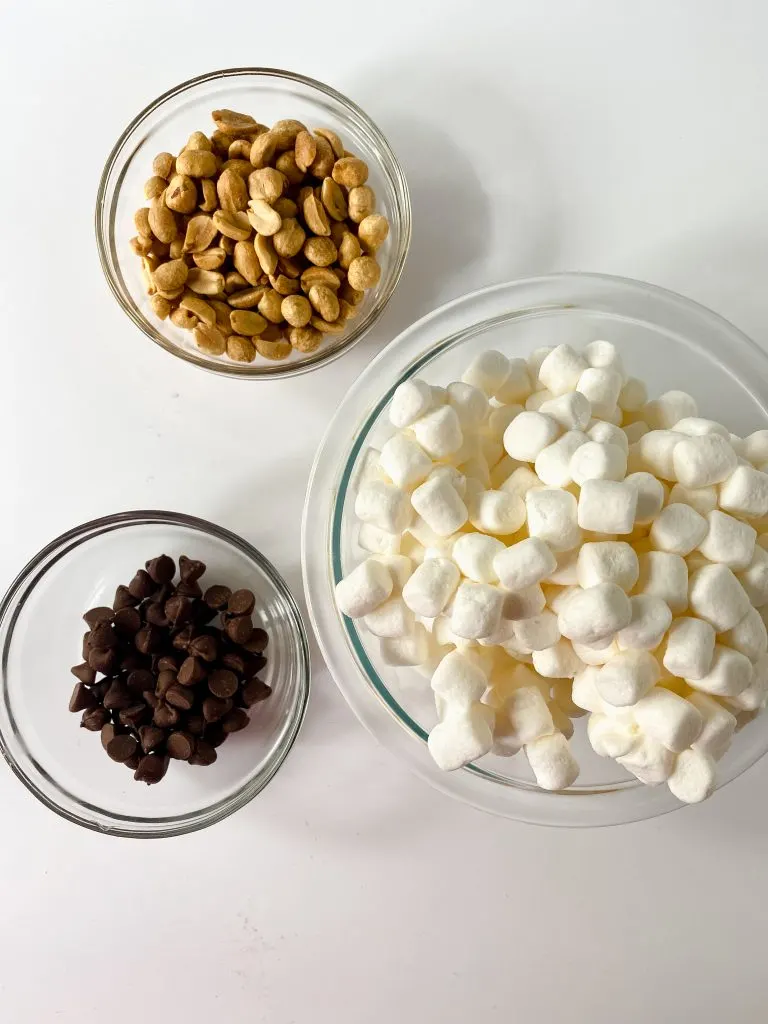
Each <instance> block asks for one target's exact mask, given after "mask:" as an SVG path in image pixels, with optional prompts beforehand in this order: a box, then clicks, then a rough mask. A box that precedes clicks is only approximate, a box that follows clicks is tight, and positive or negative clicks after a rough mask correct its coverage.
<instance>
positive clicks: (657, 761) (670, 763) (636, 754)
mask: <svg viewBox="0 0 768 1024" xmlns="http://www.w3.org/2000/svg"><path fill="white" fill-rule="evenodd" d="M675 760H676V758H675V755H674V754H673V753H672V751H671V750H667V748H666V747H665V746H664V745H663V744H661V743H659V742H658V740H655V739H653V737H652V736H643V737H642V739H640V740H638V742H637V743H635V745H634V746H633V747H632V749H631V750H630V752H629V753H628V754H623V755H621V756H620V757H617V758H616V761H617V763H618V764H620V765H621V766H622V767H624V768H626V769H627V771H628V772H631V774H632V775H634V776H635V778H636V779H639V780H640V781H641V782H642V783H643V784H644V785H646V786H658V785H659V784H660V783H662V782H666V781H667V779H668V778H669V776H670V775H671V774H672V772H673V770H674V767H675Z"/></svg>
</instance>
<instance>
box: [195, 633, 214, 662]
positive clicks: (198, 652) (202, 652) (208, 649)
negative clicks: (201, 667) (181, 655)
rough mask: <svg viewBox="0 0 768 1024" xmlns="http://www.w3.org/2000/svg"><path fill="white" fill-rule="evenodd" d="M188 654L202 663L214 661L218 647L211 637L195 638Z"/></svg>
mask: <svg viewBox="0 0 768 1024" xmlns="http://www.w3.org/2000/svg"><path fill="white" fill-rule="evenodd" d="M189 653H190V654H191V655H193V656H195V657H197V658H202V659H203V661H209V662H210V661H215V660H216V656H217V655H218V653H219V645H218V644H217V643H216V641H215V640H214V638H213V637H212V636H207V635H204V636H196V637H195V639H194V640H193V641H192V642H191V643H190V645H189Z"/></svg>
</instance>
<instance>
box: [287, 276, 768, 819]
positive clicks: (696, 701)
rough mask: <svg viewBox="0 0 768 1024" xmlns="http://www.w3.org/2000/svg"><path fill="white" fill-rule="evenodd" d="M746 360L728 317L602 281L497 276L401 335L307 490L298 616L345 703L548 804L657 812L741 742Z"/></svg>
mask: <svg viewBox="0 0 768 1024" xmlns="http://www.w3.org/2000/svg"><path fill="white" fill-rule="evenodd" d="M561 346H566V348H561ZM552 350H554V353H553V354H552V357H551V358H550V359H549V361H548V362H546V363H543V362H542V360H543V359H544V358H545V357H546V356H547V355H548V353H550V352H551V351H552ZM494 353H495V354H494ZM496 377H498V380H497V379H496ZM767 381H768V356H766V354H765V353H764V352H763V351H762V350H760V349H759V348H758V347H757V346H756V345H755V344H754V343H753V342H752V341H750V340H749V339H748V338H747V337H745V336H744V335H743V334H742V333H741V332H740V331H738V330H737V329H736V328H735V327H733V326H732V325H731V324H729V323H727V322H726V321H725V320H723V319H721V318H720V317H719V316H717V315H716V314H714V313H712V312H711V311H709V310H707V309H705V308H704V307H702V306H699V305H697V304H695V303H693V302H690V301H688V300H686V299H684V298H681V297H680V296H677V295H675V294H673V293H671V292H667V291H663V290H662V289H659V288H655V287H654V286H652V285H647V284H642V283H640V282H634V281H628V280H624V279H621V278H615V277H607V276H599V275H588V274H563V275H553V276H550V277H546V278H536V279H531V280H527V281H518V282H514V283H511V284H505V285H498V286H494V287H492V288H489V289H486V290H484V291H481V292H476V293H474V294H472V295H468V296H465V297H464V298H461V299H458V300H456V301H455V302H452V303H449V304H448V305H447V306H444V307H443V308H441V309H439V310H437V311H436V312H434V313H432V314H430V315H429V316H427V317H426V318H424V319H423V320H421V321H419V322H418V323H416V324H414V325H413V326H412V327H410V328H409V329H408V330H406V331H405V332H404V333H403V334H402V335H400V337H399V338H397V339H396V340H395V341H393V342H392V343H391V344H390V345H389V346H388V347H387V348H386V349H385V350H384V351H383V352H382V353H381V354H380V355H379V356H378V357H377V359H376V360H375V361H374V362H373V363H372V364H371V365H370V366H369V368H368V369H367V370H366V372H365V373H364V374H363V375H362V377H360V379H359V380H358V381H357V383H356V385H355V387H354V388H353V389H352V390H351V391H350V392H349V393H348V395H347V396H346V397H345V399H344V401H343V402H342V404H341V406H340V408H339V409H338V411H337V414H336V417H335V418H334V421H333V422H332V424H331V426H330V427H329V430H328V432H327V434H326V437H325V438H324V440H323V442H322V444H321V446H320V449H319V451H318V454H317V458H316V462H315V466H314V468H313V472H312V475H311V478H310V483H309V487H308V492H307V500H306V506H305V529H304V544H303V565H304V574H305V587H306V593H307V600H308V604H309V609H310V615H311V617H312V621H313V624H314V627H315V631H316V634H317V637H318V640H319V643H320V647H321V649H322V652H323V655H324V657H325V658H326V661H327V663H328V665H329V668H330V670H331V672H332V674H333V676H334V678H335V680H336V682H337V684H338V686H339V687H340V689H341V690H342V692H343V694H344V696H345V697H346V699H347V701H348V702H349V704H350V705H351V707H352V708H353V710H354V711H355V712H356V714H357V715H358V717H359V718H360V719H361V720H362V722H363V724H364V725H366V726H367V727H368V728H369V729H370V730H371V731H372V732H373V733H374V735H375V736H376V737H377V738H378V739H379V740H380V741H381V742H382V743H383V744H384V745H385V746H387V747H388V748H389V749H390V750H392V751H393V752H394V753H395V754H396V755H398V756H399V757H401V758H402V759H404V760H405V761H406V762H407V763H408V764H409V765H410V766H411V767H412V768H413V769H414V770H415V771H416V772H417V773H418V774H419V775H420V776H422V777H423V778H425V779H427V780H428V781H429V782H430V783H431V784H433V785H434V786H435V787H437V788H438V789H440V790H442V791H444V792H446V793H448V794H449V795H451V796H454V797H457V798H459V799H462V800H465V801H467V802H469V803H472V804H473V805H475V806H477V807H479V808H482V809H484V810H488V811H491V812H493V813H497V814H502V815H505V816H508V817H511V818H515V819H518V820H523V821H529V822H532V823H538V824H546V825H560V826H587V825H607V824H618V823H621V822H627V821H633V820H638V819H641V818H648V817H653V816H655V815H657V814H662V813H665V812H667V811H671V810H674V809H676V808H678V807H682V806H684V804H685V803H694V802H698V801H699V800H701V799H704V798H705V797H707V796H709V795H711V793H712V792H713V791H714V790H715V789H717V788H719V787H721V786H722V785H724V784H725V783H727V782H729V781H730V780H732V779H734V778H735V777H736V776H737V775H739V774H740V773H741V772H743V771H744V770H745V769H747V768H748V767H749V766H750V765H752V764H754V762H755V761H756V760H757V759H758V758H759V757H761V756H762V755H763V754H764V753H765V752H766V750H768V714H765V713H760V712H761V709H762V708H763V707H764V706H765V703H766V698H767V697H768V655H766V645H768V634H766V629H765V619H766V617H768V616H767V613H768V554H767V553H766V550H765V546H766V544H768V430H766V428H767V427H768V412H766V410H767V409H768V383H766V382H767ZM452 382H461V383H458V384H453V383H452ZM468 384H469V385H471V386H469V387H468ZM448 385H451V387H450V388H448ZM660 396H664V397H663V398H660ZM544 403H546V404H544ZM647 421H650V422H647ZM745 439H746V440H745Z"/></svg>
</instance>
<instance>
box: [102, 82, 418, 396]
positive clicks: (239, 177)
mask: <svg viewBox="0 0 768 1024" xmlns="http://www.w3.org/2000/svg"><path fill="white" fill-rule="evenodd" d="M96 236H97V243H98V249H99V255H100V259H101V264H102V267H103V269H104V273H105V275H106V277H107V281H108V283H109V286H110V288H111V289H112V292H113V294H114V295H115V297H116V298H117V300H118V302H119V303H120V305H121V306H122V308H123V309H124V310H125V312H126V313H127V314H128V316H130V318H131V319H132V320H133V322H134V323H135V324H136V325H137V326H138V327H139V328H140V329H141V330H142V331H143V332H144V334H146V335H147V336H148V337H149V338H151V339H152V340H153V341H155V342H156V343H157V344H159V345H161V346H162V347H163V348H164V349H166V351H169V352H171V353H173V354H174V355H177V356H179V357H181V358H182V359H185V360H187V361H188V362H191V363H193V364H195V365H196V366H200V367H203V368H204V369H207V370H211V371H213V372H215V373H221V374H228V375H232V376H237V377H268V378H273V377H281V376H289V375H293V374H297V373H302V372H305V371H307V370H310V369H312V368H313V367H315V366H317V365H319V364H320V363H323V362H327V361H328V360H330V359H333V358H336V357H337V356H339V355H341V354H342V353H343V352H344V351H346V349H348V348H349V347H350V346H352V345H353V344H355V342H357V341H359V340H360V339H361V338H362V337H363V336H364V335H365V334H366V333H367V332H368V331H369V330H370V328H371V327H372V326H373V324H374V323H375V322H376V320H377V319H378V317H379V316H380V314H381V312H382V310H383V309H384V306H385V305H386V304H387V302H388V301H389V299H390V297H391V296H392V293H393V291H394V289H395V287H396V285H397V282H398V280H399V278H400V274H401V272H402V269H403V266H404V263H405V258H406V255H407V252H408V247H409V243H410V236H411V211H410V201H409V196H408V188H407V185H406V182H405V178H404V175H403V172H402V170H401V168H400V165H399V164H398V162H397V159H396V157H395V155H394V153H393V152H392V150H391V149H390V147H389V144H388V143H387V141H386V139H385V138H384V136H383V135H382V134H381V132H380V131H379V129H378V128H377V127H376V126H375V125H374V124H373V122H372V121H371V120H370V119H369V118H368V117H367V116H366V114H365V113H363V111H362V110H360V109H359V108H358V107H357V106H355V104H354V103H352V102H351V101H350V100H348V99H346V98H345V97H344V96H342V95H341V94H340V93H338V92H336V91H335V90H334V89H332V88H330V87H329V86H326V85H323V84H322V83H320V82H316V81H313V80H312V79H309V78H304V77H303V76H301V75H295V74H292V73H289V72H286V71H279V70H271V69H266V68H236V69H232V70H229V71H218V72H213V73H211V74H207V75H203V76H200V77H199V78H195V79H192V80H191V81H189V82H185V83H183V84H182V85H179V86H177V87H176V88H174V89H172V90H170V91H169V92H167V93H165V94H164V95H163V96H161V97H159V99H157V100H156V101H155V102H154V103H152V104H151V105H150V106H148V107H147V108H146V109H145V110H143V111H142V112H141V113H140V114H139V115H138V116H137V117H136V118H135V119H134V120H133V121H132V122H131V124H130V125H129V126H128V127H127V128H126V130H125V131H124V132H123V134H122V135H121V137H120V138H119V140H118V142H117V143H116V145H115V147H114V149H113V150H112V153H111V154H110V156H109V159H108V160H107V164H106V166H105V168H104V172H103V174H102V178H101V183H100V185H99V192H98V198H97V205H96Z"/></svg>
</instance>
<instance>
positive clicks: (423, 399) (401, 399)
mask: <svg viewBox="0 0 768 1024" xmlns="http://www.w3.org/2000/svg"><path fill="white" fill-rule="evenodd" d="M432 403H433V395H432V388H431V387H430V386H429V384H427V382H426V381H424V380H419V378H418V377H413V378H411V380H406V381H403V383H402V384H400V385H399V386H398V387H397V388H396V390H395V393H394V395H392V401H391V402H390V405H389V422H390V423H391V424H392V426H393V427H398V428H399V429H402V428H403V427H409V426H410V425H411V424H412V423H415V422H416V420H418V419H421V417H422V416H424V415H425V413H427V412H429V410H430V409H431V408H432Z"/></svg>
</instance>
